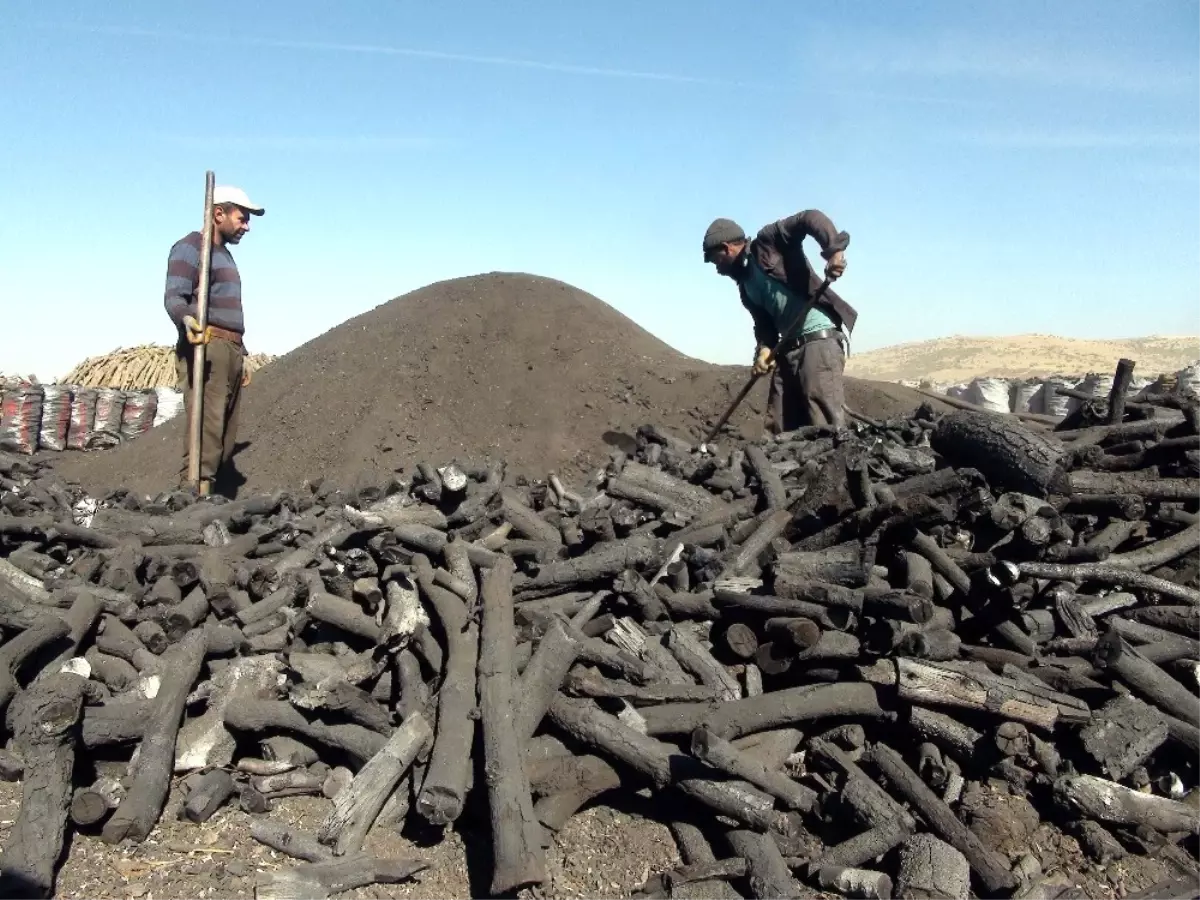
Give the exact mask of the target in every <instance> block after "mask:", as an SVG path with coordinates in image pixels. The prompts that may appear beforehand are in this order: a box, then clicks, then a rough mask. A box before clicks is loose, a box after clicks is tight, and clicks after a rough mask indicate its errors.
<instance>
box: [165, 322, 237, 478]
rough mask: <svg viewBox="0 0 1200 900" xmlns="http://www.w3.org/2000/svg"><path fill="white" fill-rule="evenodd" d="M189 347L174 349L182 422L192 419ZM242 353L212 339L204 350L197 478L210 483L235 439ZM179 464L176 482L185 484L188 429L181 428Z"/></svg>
mask: <svg viewBox="0 0 1200 900" xmlns="http://www.w3.org/2000/svg"><path fill="white" fill-rule="evenodd" d="M193 352H194V351H193V348H192V345H191V344H188V343H182V344H177V345H176V347H175V377H176V381H177V384H178V386H179V389H180V390H181V391H183V413H184V415H185V416H186V417H187V418H186V419H185V420H184V421H185V422H188V423H190V422H191V420H192V419H191V416H192V412H191V410H192V369H193V365H192V363H193V355H192V354H193ZM243 358H244V357H243V351H242V348H241V347H239V346H238V345H237V344H234V343H231V342H230V341H226V340H222V339H221V338H213V340H212V341H211V342H210V343H209V344H208V347H207V349H206V351H205V359H204V404H203V406H202V408H201V419H200V478H201V480H202V481H210V482H211V481H212V480H213V479H214V478H216V477H217V473H218V471H220V469H221V466H223V465H225V464H226V463H228V462H229V460H230V458H231V457H232V456H233V443H234V441H235V440H236V439H237V426H238V412H239V409H240V407H241V399H242V364H243ZM184 435H185V443H184V445H183V463H182V465H181V466H180V469H179V483H180V484H186V482H187V474H188V448H189V446H190V440H189V435H190V427H189V428H185V429H184Z"/></svg>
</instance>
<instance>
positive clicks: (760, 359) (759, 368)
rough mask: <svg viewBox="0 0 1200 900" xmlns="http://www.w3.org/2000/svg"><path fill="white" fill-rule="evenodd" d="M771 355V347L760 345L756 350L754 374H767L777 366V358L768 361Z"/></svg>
mask: <svg viewBox="0 0 1200 900" xmlns="http://www.w3.org/2000/svg"><path fill="white" fill-rule="evenodd" d="M770 355H771V348H770V347H759V348H758V349H757V350H755V351H754V374H755V375H766V374H767V373H768V372H770V371H771V370H772V369H774V368H775V360H771V361H770V362H768V361H767V357H768V356H770Z"/></svg>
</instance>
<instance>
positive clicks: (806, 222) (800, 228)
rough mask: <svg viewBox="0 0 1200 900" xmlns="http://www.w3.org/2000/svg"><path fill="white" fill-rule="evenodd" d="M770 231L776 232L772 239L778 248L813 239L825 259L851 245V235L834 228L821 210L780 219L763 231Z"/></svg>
mask: <svg viewBox="0 0 1200 900" xmlns="http://www.w3.org/2000/svg"><path fill="white" fill-rule="evenodd" d="M768 231H774V234H772V235H770V237H771V239H772V242H773V243H774V244H775V245H776V246H786V245H789V244H791V242H792V241H793V240H794V239H799V240H804V238H806V237H811V238H813V239H814V240H816V242H817V243H818V244H820V246H821V256H822V257H823V258H825V259H829V257H831V256H833V254H834V253H836V252H838V251H839V250H845V249H846V248H847V247H848V246H849V245H850V235H849V234H848V233H847V232H845V231H838V230H837V229H836V228H834V226H833V222H832V221H831V220H830V218H829V216H827V215H825V213H823V212H821V211H820V210H819V209H806V210H804V211H803V212H798V213H796V214H795V215H794V216H788V217H787V218H786V219H780V220H779V221H778V222H775V223H773V224H771V225H768V226H766V228H764V229H763V232H768Z"/></svg>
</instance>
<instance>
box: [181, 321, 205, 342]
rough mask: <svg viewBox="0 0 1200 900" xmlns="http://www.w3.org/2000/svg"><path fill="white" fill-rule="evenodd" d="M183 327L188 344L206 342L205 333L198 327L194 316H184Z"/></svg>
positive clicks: (198, 324)
mask: <svg viewBox="0 0 1200 900" xmlns="http://www.w3.org/2000/svg"><path fill="white" fill-rule="evenodd" d="M183 327H184V330H185V333H186V334H187V339H188V343H189V344H207V343H208V340H207V335H206V334H205V333H204V329H202V328H201V327H200V323H199V322H197V321H196V317H195V316H184V317H183Z"/></svg>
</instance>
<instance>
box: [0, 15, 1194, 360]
mask: <svg viewBox="0 0 1200 900" xmlns="http://www.w3.org/2000/svg"><path fill="white" fill-rule="evenodd" d="M1198 47H1200V10H1198V4H1197V3H1196V2H1187V0H1156V2H1130V0H1122V2H1109V0H1096V2H1072V0H1067V2H1064V0H1053V2H1050V0H1047V2H1043V3H1034V2H1005V3H1000V2H995V3H961V2H909V3H903V4H901V3H884V2H882V0H880V2H875V3H861V2H860V3H835V4H828V3H825V4H817V3H799V2H795V0H791V2H765V0H764V2H755V3H749V4H735V3H716V2H702V0H660V2H651V3H646V2H642V3H633V2H624V0H608V2H605V3H589V4H583V3H563V2H561V0H560V2H556V3H555V2H544V3H533V2H516V0H512V2H508V3H503V4H501V3H484V2H462V3H456V4H433V3H415V2H414V3H410V2H401V0H388V2H385V0H374V2H367V0H346V2H342V3H338V4H330V3H325V2H322V3H317V2H311V0H289V2H287V3H283V2H276V0H270V2H261V3H250V4H242V5H235V6H227V7H221V6H220V5H217V6H211V5H210V6H203V5H201V6H197V5H196V4H195V3H186V4H185V3H179V2H173V0H172V2H168V0H157V2H149V0H145V2H134V0H125V2H122V0H110V2H106V3H104V4H100V3H95V2H55V0H44V2H41V3H38V4H32V3H25V4H18V3H16V2H13V0H9V2H7V3H5V4H4V13H3V25H2V26H0V84H2V85H3V90H0V120H2V121H4V122H5V123H6V128H5V136H4V139H3V141H0V187H2V188H3V194H4V207H5V213H6V214H5V215H4V216H3V218H2V219H0V298H3V309H4V314H5V315H4V324H5V327H4V328H3V329H2V330H0V370H4V371H19V372H24V373H31V372H32V373H36V374H38V375H39V376H40V377H42V378H50V377H53V376H55V375H61V374H63V373H65V371H66V370H67V369H68V368H70V366H71V365H73V364H74V363H76V362H77V361H79V360H80V359H82V358H83V357H85V356H88V355H92V354H96V353H103V352H107V351H109V350H112V349H114V348H116V347H120V346H130V345H134V344H139V343H147V342H158V343H163V342H168V341H170V340H171V338H172V332H171V328H170V325H169V322H168V320H167V318H166V314H165V312H164V311H163V308H162V282H163V276H164V267H165V260H166V254H167V251H168V249H169V247H170V245H171V243H172V242H174V241H175V240H176V239H177V238H179V237H181V236H182V235H183V234H185V233H186V232H188V231H190V230H193V229H194V228H196V227H197V226H198V225H199V222H200V218H201V212H202V210H201V201H202V198H203V185H204V180H203V179H204V171H205V170H206V169H209V168H211V169H213V170H214V171H215V172H216V175H217V181H218V183H232V184H237V185H239V186H241V187H243V188H244V189H245V190H246V191H247V192H248V193H249V194H250V196H251V197H252V198H256V199H257V201H258V202H260V203H262V204H264V205H265V206H266V207H267V215H266V216H265V217H263V218H262V219H255V220H254V222H253V229H252V231H251V233H250V234H249V235H248V236H247V237H246V239H245V240H244V241H243V242H242V244H241V245H240V246H239V247H238V248H237V249H236V254H237V259H238V263H239V266H240V268H241V271H242V277H243V282H244V296H245V303H246V318H247V343H248V345H249V347H250V348H251V349H252V350H262V351H267V352H273V353H282V352H286V351H288V350H289V349H292V348H294V347H296V346H298V345H299V344H301V343H303V342H304V341H306V340H308V339H310V338H312V337H315V336H316V335H318V334H320V333H321V332H323V331H325V330H327V329H328V328H330V327H332V326H334V325H336V324H338V323H339V322H341V321H344V320H345V319H347V318H350V317H351V316H353V315H355V314H357V313H359V312H362V311H364V310H367V309H370V308H371V307H373V306H375V305H377V304H379V303H382V302H384V301H386V300H388V299H390V298H391V297H394V296H397V295H399V294H402V293H405V292H407V291H409V290H412V289H414V288H417V287H420V286H422V285H424V284H428V283H430V282H433V281H437V280H440V279H443V278H450V277H455V276H459V275H469V274H475V273H479V272H487V271H494V270H504V271H526V272H533V273H537V274H542V275H548V276H551V277H555V278H560V279H562V280H564V281H567V282H570V283H572V284H574V285H576V286H578V287H580V288H583V289H585V290H588V291H591V292H592V293H594V294H596V295H597V296H599V297H600V298H601V299H603V300H605V301H606V302H608V303H610V304H611V305H613V306H614V307H616V308H617V309H619V310H621V311H622V312H624V313H625V314H626V315H628V316H630V317H631V318H632V319H634V320H635V321H637V322H638V323H639V324H641V325H642V326H643V327H645V328H647V329H649V330H650V331H651V332H653V333H655V334H656V335H658V336H659V337H661V338H662V339H664V340H666V341H667V342H668V343H670V344H672V345H673V346H675V347H677V348H679V349H680V350H682V351H683V352H685V353H688V354H691V355H693V356H696V357H699V358H702V359H708V360H711V361H714V362H736V363H745V362H748V361H749V359H750V355H751V351H752V349H753V338H752V335H751V330H750V320H749V316H748V315H747V314H746V313H745V311H744V310H742V308H741V307H740V305H739V303H738V300H737V294H736V291H735V289H734V287H733V285H732V283H730V282H729V281H728V280H726V279H721V278H718V277H716V276H715V275H714V274H713V273H712V271H711V269H710V268H709V267H708V266H705V265H704V264H703V263H702V261H701V254H700V238H701V236H702V234H703V231H704V229H705V227H706V226H707V224H708V223H709V221H711V219H712V218H714V217H715V216H730V217H732V218H734V219H736V220H737V221H739V222H740V223H741V224H742V225H743V226H744V227H745V228H746V229H747V230H748V231H755V230H757V229H758V228H760V227H761V226H762V225H764V224H766V223H768V222H770V221H772V220H774V219H777V218H780V217H782V216H786V215H789V214H791V213H794V212H796V211H798V210H801V209H806V208H817V209H821V210H823V211H824V212H826V213H827V214H828V215H830V216H831V217H832V219H833V221H834V222H835V224H836V225H837V226H838V227H839V228H843V229H846V230H847V231H849V232H850V235H851V242H850V247H849V250H848V253H847V260H848V263H849V266H848V269H847V273H846V275H845V277H844V279H843V280H842V281H841V282H840V283H839V289H840V291H841V293H842V294H843V296H845V297H846V298H847V299H848V300H849V301H850V302H851V303H853V304H854V305H855V306H856V307H857V308H858V310H859V313H860V318H859V324H858V327H857V329H856V331H855V335H854V344H853V347H854V349H855V350H866V349H870V348H872V347H877V346H882V345H886V344H891V343H898V342H902V341H911V340H922V339H925V338H931V337H937V336H944V335H950V334H974V335H987V334H1012V333H1024V332H1039V333H1055V334H1064V335H1070V336H1077V337H1121V336H1134V335H1141V334H1152V333H1167V334H1181V333H1196V332H1198V331H1200V304H1198V294H1200V290H1198V289H1200V216H1198V215H1197V213H1198V211H1200V115H1198V112H1200V110H1198V102H1197V100H1198V79H1200V65H1198V53H1197V48H1198ZM816 254H817V248H816V247H815V246H813V247H812V248H811V250H810V258H812V259H814V260H817V261H818V262H819V257H817V255H816Z"/></svg>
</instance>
